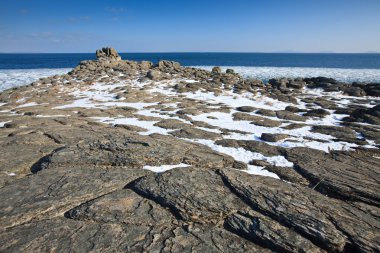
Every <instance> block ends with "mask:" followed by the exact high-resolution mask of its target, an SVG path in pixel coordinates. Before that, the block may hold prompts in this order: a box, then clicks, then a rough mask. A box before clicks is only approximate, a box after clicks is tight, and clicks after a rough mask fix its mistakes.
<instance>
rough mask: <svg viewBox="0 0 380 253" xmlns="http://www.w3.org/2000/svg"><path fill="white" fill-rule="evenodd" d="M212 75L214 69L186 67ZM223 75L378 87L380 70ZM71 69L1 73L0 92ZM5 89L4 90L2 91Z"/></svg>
mask: <svg viewBox="0 0 380 253" xmlns="http://www.w3.org/2000/svg"><path fill="white" fill-rule="evenodd" d="M187 67H193V68H201V69H205V70H209V71H211V69H212V67H213V66H187ZM221 68H222V69H223V71H225V70H226V69H228V68H230V69H234V70H235V72H236V73H238V74H239V75H241V76H243V77H245V78H254V79H259V80H262V81H263V82H265V83H267V82H268V80H269V79H271V78H311V77H317V76H324V77H328V78H333V79H335V80H337V81H339V82H346V83H352V82H364V83H380V69H344V68H306V67H250V66H221ZM70 70H71V68H42V69H0V92H1V91H4V90H5V89H6V88H13V87H20V86H25V85H27V84H26V83H31V82H34V81H37V80H38V79H39V78H42V77H48V76H50V75H55V74H65V72H69V71H70ZM5 87H6V88H5Z"/></svg>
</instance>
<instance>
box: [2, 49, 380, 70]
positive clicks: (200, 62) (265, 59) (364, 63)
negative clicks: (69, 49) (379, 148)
mask: <svg viewBox="0 0 380 253" xmlns="http://www.w3.org/2000/svg"><path fill="white" fill-rule="evenodd" d="M120 55H121V56H122V58H123V59H129V60H134V61H141V60H147V61H152V62H157V61H159V60H172V61H178V62H180V63H181V64H182V65H184V66H246V67H307V68H344V69H380V54H302V53H297V54H295V53H122V54H120ZM92 59H95V54H89V53H88V54H0V69H41V68H72V67H75V66H76V65H77V64H78V63H79V62H80V61H81V60H92Z"/></svg>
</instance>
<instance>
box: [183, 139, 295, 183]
mask: <svg viewBox="0 0 380 253" xmlns="http://www.w3.org/2000/svg"><path fill="white" fill-rule="evenodd" d="M186 140H188V141H193V142H197V143H200V144H203V145H206V146H208V147H210V148H211V149H213V150H215V151H217V152H220V153H223V154H227V155H230V156H232V157H233V158H234V159H235V160H236V161H240V162H244V163H246V164H248V163H249V162H250V161H251V160H265V161H267V162H269V163H271V164H273V165H276V166H279V167H289V166H293V163H291V162H289V161H287V160H286V159H285V158H284V157H282V156H273V157H265V156H264V155H262V154H260V153H255V152H250V151H247V150H245V149H243V148H230V147H223V146H220V145H216V144H215V143H214V142H213V141H211V140H203V139H198V140H189V139H186ZM247 172H249V173H250V174H255V175H263V176H268V177H273V178H277V179H279V177H278V176H277V175H276V174H274V173H272V172H269V171H267V170H264V169H263V168H262V167H258V166H251V165H248V171H247Z"/></svg>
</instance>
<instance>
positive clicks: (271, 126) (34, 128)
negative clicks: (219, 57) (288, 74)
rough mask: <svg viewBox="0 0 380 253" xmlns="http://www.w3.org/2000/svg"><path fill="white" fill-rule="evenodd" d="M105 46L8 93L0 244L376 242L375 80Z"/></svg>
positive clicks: (338, 247) (344, 245)
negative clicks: (281, 72) (197, 63)
mask: <svg viewBox="0 0 380 253" xmlns="http://www.w3.org/2000/svg"><path fill="white" fill-rule="evenodd" d="M96 56H97V60H94V61H82V62H81V63H80V64H79V65H78V66H77V67H75V68H74V69H73V70H72V71H70V72H69V73H67V74H65V75H57V76H52V77H48V78H42V79H40V80H38V81H36V82H34V83H32V84H31V85H29V86H24V87H19V88H15V89H9V90H6V91H4V92H2V93H0V154H1V155H0V225H1V226H0V251H1V252H378V251H380V239H379V231H380V218H379V211H380V210H379V208H380V196H379V193H378V192H379V189H380V175H379V174H380V173H379V168H380V151H379V149H378V148H379V145H380V128H379V117H380V115H379V103H380V99H379V98H378V97H379V95H380V93H379V87H380V86H379V85H378V84H362V83H353V84H345V83H340V82H338V81H336V80H334V79H330V78H324V77H315V78H297V79H290V78H281V79H271V80H269V82H268V83H264V82H262V81H261V80H255V79H246V78H243V77H242V76H240V75H239V74H237V73H235V72H234V70H232V69H229V70H227V71H222V69H221V68H219V67H215V68H213V69H212V71H207V70H203V69H196V68H189V67H183V66H181V65H180V63H178V62H172V61H159V62H157V63H152V62H147V61H142V62H134V61H128V60H122V59H121V58H120V56H119V55H118V53H117V52H116V50H114V49H112V48H103V49H100V50H98V51H97V52H96ZM331 92H333V93H331Z"/></svg>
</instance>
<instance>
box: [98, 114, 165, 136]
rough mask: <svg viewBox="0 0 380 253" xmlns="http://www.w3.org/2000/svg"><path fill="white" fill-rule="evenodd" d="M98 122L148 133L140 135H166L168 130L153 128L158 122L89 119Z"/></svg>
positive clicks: (128, 119) (104, 118) (133, 119)
mask: <svg viewBox="0 0 380 253" xmlns="http://www.w3.org/2000/svg"><path fill="white" fill-rule="evenodd" d="M91 118H92V119H95V120H96V121H98V122H102V123H107V124H112V125H116V124H119V125H133V126H138V127H142V128H145V129H147V130H148V131H145V132H139V133H140V134H141V135H150V134H153V133H159V134H164V135H168V132H169V130H167V129H164V128H161V127H157V126H154V124H155V123H157V122H158V121H145V120H139V119H136V118H110V117H91Z"/></svg>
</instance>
